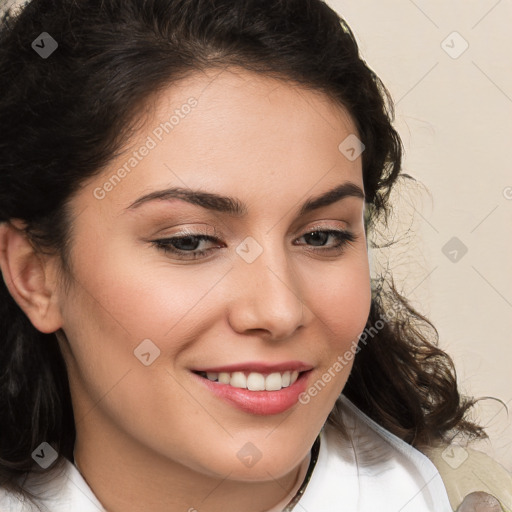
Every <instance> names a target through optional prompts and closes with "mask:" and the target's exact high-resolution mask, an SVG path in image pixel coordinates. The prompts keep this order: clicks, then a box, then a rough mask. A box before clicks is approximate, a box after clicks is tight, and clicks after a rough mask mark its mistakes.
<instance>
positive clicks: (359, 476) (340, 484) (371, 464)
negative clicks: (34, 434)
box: [0, 395, 452, 512]
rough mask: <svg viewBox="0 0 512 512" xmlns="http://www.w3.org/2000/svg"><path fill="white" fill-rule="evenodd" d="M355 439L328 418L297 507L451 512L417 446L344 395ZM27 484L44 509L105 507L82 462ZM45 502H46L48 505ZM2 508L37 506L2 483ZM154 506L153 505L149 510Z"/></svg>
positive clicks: (313, 511)
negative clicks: (40, 483) (81, 468)
mask: <svg viewBox="0 0 512 512" xmlns="http://www.w3.org/2000/svg"><path fill="white" fill-rule="evenodd" d="M340 401H341V404H342V407H343V413H344V415H343V421H344V424H345V425H346V427H347V431H348V433H349V435H350V442H347V441H346V440H344V439H342V438H341V437H340V434H339V433H338V432H337V431H336V430H335V429H334V428H333V427H332V426H330V425H328V424H326V425H325V426H324V427H323V429H322V431H321V432H320V450H319V454H318V460H317V462H316V465H315V468H314V471H313V473H312V475H311V478H310V480H309V483H308V485H307V487H306V490H305V491H304V494H303V495H302V497H301V499H300V500H299V502H298V503H297V504H296V505H295V507H294V511H296V512H304V511H306V512H342V511H343V512H376V511H379V512H452V509H451V507H450V502H449V500H448V495H447V493H446V489H445V487H444V484H443V482H442V480H441V476H440V475H439V472H438V471H437V469H436V467H435V466H434V465H433V464H432V462H430V460H429V459H428V458H427V457H426V456H425V455H423V454H422V453H420V452H419V451H418V450H416V449H415V448H413V447H412V446H410V445H409V444H407V443H406V442H404V441H402V440H401V439H399V438H398V437H396V436H395V435H393V434H391V433H390V432H388V431H387V430H385V429H384V428H383V427H381V426H380V425H378V424H377V423H375V422H374V421H372V420H371V419H370V418H368V417H367V416H366V415H365V414H363V413H362V412H361V411H360V410H359V409H357V407H356V406H355V405H354V404H352V403H351V402H350V401H349V400H348V399H347V398H346V397H345V396H343V395H342V396H341V397H340ZM25 487H27V488H29V489H30V490H36V491H39V492H41V490H42V491H43V492H44V494H43V496H42V497H43V498H45V499H44V501H43V500H41V501H39V502H38V504H39V503H40V504H41V505H40V506H41V510H43V511H45V512H47V511H48V512H105V509H104V508H103V507H102V505H101V503H100V502H99V500H98V499H97V498H96V496H95V495H94V493H93V492H92V490H91V489H90V487H89V486H88V485H87V483H86V482H85V480H84V479H83V478H82V476H81V474H80V473H79V472H78V470H77V468H76V467H75V466H74V465H73V464H72V463H71V462H70V461H68V460H66V461H65V465H64V466H63V469H62V471H60V472H57V473H56V475H55V477H54V478H53V479H52V480H51V484H50V485H49V486H46V487H45V488H42V489H41V488H40V487H37V482H36V480H35V479H34V478H33V477H29V479H28V480H27V483H26V484H25ZM45 507H46V508H45ZM0 511H1V512H38V511H37V509H36V508H34V506H30V505H29V503H25V504H23V503H21V502H19V501H18V500H17V499H16V498H15V497H14V496H13V495H12V494H10V493H7V492H6V491H5V490H3V489H0ZM149 512H150V511H149Z"/></svg>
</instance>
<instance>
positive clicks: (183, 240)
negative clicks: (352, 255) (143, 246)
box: [151, 229, 357, 260]
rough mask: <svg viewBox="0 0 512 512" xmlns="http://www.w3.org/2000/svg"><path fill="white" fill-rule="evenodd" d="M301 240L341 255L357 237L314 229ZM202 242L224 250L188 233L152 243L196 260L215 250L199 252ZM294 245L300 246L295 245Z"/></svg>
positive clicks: (204, 237)
mask: <svg viewBox="0 0 512 512" xmlns="http://www.w3.org/2000/svg"><path fill="white" fill-rule="evenodd" d="M330 237H332V238H334V239H335V243H334V244H333V245H330V246H327V245H326V242H327V240H329V238H330ZM301 238H304V239H308V240H309V241H310V242H312V244H313V248H312V249H311V250H312V251H314V252H319V253H325V252H334V253H336V254H339V253H341V252H342V251H343V249H344V248H345V246H346V245H347V244H349V243H351V242H354V241H355V240H357V235H355V234H354V233H352V232H350V231H346V230H341V229H340V230H338V229H323V230H320V229H314V230H310V231H308V232H307V233H305V234H304V235H302V236H301V237H300V238H298V239H297V240H300V239H301ZM202 242H211V243H215V244H216V246H217V248H222V242H221V241H220V240H219V239H218V238H216V237H213V236H209V235H203V234H201V233H187V235H186V236H175V237H170V238H162V239H160V240H153V241H152V242H151V243H152V244H153V245H154V246H156V247H157V248H158V249H160V250H162V251H164V252H165V253H171V254H175V255H177V257H178V258H179V259H189V260H194V259H198V258H202V257H203V256H206V255H207V254H209V253H210V252H211V251H212V250H213V249H215V247H213V248H207V249H202V250H199V247H200V244H201V243H202ZM294 245H298V244H295V243H294Z"/></svg>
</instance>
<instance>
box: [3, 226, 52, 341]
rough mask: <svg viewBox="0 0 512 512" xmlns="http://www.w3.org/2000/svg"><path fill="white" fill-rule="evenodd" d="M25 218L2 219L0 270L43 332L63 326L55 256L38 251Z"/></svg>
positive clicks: (13, 294)
mask: <svg viewBox="0 0 512 512" xmlns="http://www.w3.org/2000/svg"><path fill="white" fill-rule="evenodd" d="M23 227H24V225H23V222H22V221H20V220H18V219H14V220H11V221H9V222H3V223H0V270H1V271H2V275H3V278H4V281H5V284H6V286H7V289H8V290H9V293H10V294H11V296H12V297H13V299H14V300H15V301H16V303H17V304H18V305H19V306H20V308H21V309H22V310H23V311H24V312H25V314H26V315H27V317H28V318H29V320H30V322H31V323H32V325H33V326H34V327H35V328H36V329H37V330H38V331H41V332H43V333H53V332H55V331H57V330H58V329H60V327H62V318H61V315H60V311H59V308H58V301H57V291H58V288H57V279H56V276H57V272H56V270H57V269H56V258H55V257H53V258H52V257H49V256H48V255H43V254H41V253H39V252H37V251H36V249H35V248H34V247H33V245H32V244H31V243H30V241H29V239H28V237H27V235H26V233H25V232H24V231H23Z"/></svg>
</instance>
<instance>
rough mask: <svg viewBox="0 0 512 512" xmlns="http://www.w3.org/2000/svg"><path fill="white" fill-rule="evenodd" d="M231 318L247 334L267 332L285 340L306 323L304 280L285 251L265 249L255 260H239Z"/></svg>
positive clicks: (229, 314) (236, 265)
mask: <svg viewBox="0 0 512 512" xmlns="http://www.w3.org/2000/svg"><path fill="white" fill-rule="evenodd" d="M232 274H233V275H232V279H234V280H235V281H234V284H233V288H234V290H235V292H234V293H233V295H232V301H231V303H230V304H228V321H229V324H230V325H231V327H232V329H233V330H235V331H236V332H238V333H243V334H248V333H249V334H257V333H258V332H259V331H263V332H265V335H266V336H267V337H270V338H271V339H273V340H280V339H285V338H288V337H290V336H291V335H293V333H294V332H295V331H296V330H297V329H298V328H300V327H301V326H302V325H303V322H304V309H306V310H307V308H306V305H305V304H304V302H303V300H302V298H301V294H300V282H299V279H298V277H297V276H296V274H295V273H294V272H293V269H292V268H290V266H289V264H288V261H287V260H286V257H285V255H284V253H283V252H282V251H281V252H278V251H270V250H267V249H265V250H264V251H263V252H262V254H261V255H260V256H259V257H258V258H257V259H256V260H255V261H253V262H252V263H250V264H249V263H246V262H245V261H243V260H242V259H240V260H238V261H237V262H236V263H235V272H233V273H232Z"/></svg>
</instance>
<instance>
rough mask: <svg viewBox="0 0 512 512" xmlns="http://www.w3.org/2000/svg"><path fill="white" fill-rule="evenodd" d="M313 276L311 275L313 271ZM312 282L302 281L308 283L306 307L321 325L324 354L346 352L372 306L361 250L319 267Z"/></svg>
mask: <svg viewBox="0 0 512 512" xmlns="http://www.w3.org/2000/svg"><path fill="white" fill-rule="evenodd" d="M313 272H314V271H313ZM311 275H314V276H315V279H312V278H311V277H309V279H307V278H306V277H304V282H305V283H307V291H306V293H305V297H304V300H305V303H306V306H307V307H308V308H309V309H310V310H311V314H312V315H314V317H316V318H317V319H318V321H319V323H320V329H323V330H324V334H325V339H327V340H329V344H328V347H327V350H328V351H329V353H330V355H331V356H332V353H333V352H334V351H337V352H339V351H343V352H344V351H345V350H346V347H349V346H350V345H351V344H352V342H353V341H354V340H355V341H356V342H357V340H358V338H359V335H360V334H361V332H362V331H363V330H364V328H365V325H366V321H367V319H368V315H369V312H370V305H371V288H370V272H369V266H368V259H367V256H366V253H365V252H364V251H363V250H359V249H358V250H357V251H353V253H352V254H350V255H349V257H347V258H346V260H345V261H344V260H343V259H341V260H340V261H338V262H335V263H333V264H332V265H326V264H325V263H323V264H322V268H321V270H320V269H319V270H318V271H317V272H315V273H314V274H311Z"/></svg>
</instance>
